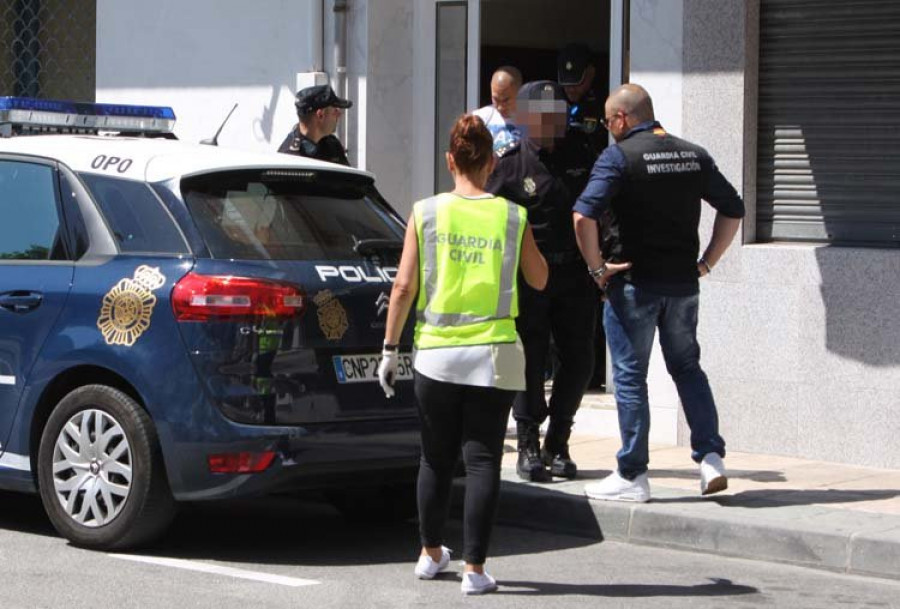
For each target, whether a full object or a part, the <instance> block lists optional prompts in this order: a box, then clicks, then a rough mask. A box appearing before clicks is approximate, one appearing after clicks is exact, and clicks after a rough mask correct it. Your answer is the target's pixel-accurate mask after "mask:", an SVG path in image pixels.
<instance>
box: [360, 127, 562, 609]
mask: <svg viewBox="0 0 900 609" xmlns="http://www.w3.org/2000/svg"><path fill="white" fill-rule="evenodd" d="M492 147H493V142H492V138H491V134H490V132H489V131H488V130H487V128H486V127H485V126H484V123H483V122H482V120H481V119H480V118H478V117H475V116H471V115H465V116H462V117H460V118H459V119H458V120H457V121H456V124H455V125H454V126H453V129H452V130H451V132H450V149H449V151H448V152H447V153H446V159H447V168H448V169H449V170H450V173H451V174H452V175H453V181H454V189H453V191H452V192H449V193H442V194H439V195H436V196H434V197H430V198H428V199H424V200H422V201H419V202H417V203H416V204H415V205H414V206H413V213H412V215H411V217H410V220H409V224H408V225H407V228H406V238H405V241H404V243H403V254H402V255H401V258H400V268H399V270H398V273H397V277H396V279H395V281H394V287H393V289H392V290H391V299H390V305H389V307H388V314H387V326H386V328H385V339H384V349H383V352H382V355H383V357H382V360H381V364H380V365H379V368H378V377H379V380H380V382H381V386H382V388H383V389H384V392H385V394H386V395H387V396H388V397H391V396H393V395H394V387H393V382H394V378H395V377H396V374H397V364H398V354H397V342H398V341H399V339H400V333H401V331H402V329H403V326H404V325H405V323H406V319H407V316H408V315H409V311H410V309H411V308H412V306H413V302H414V301H415V303H416V327H415V338H414V342H415V355H414V359H413V368H414V371H415V378H414V388H415V392H416V400H417V403H418V408H419V416H420V419H421V422H422V460H421V464H420V466H419V480H418V493H417V495H418V504H419V523H420V524H419V532H420V535H421V540H422V552H421V555H420V557H419V560H418V562H417V563H416V567H415V574H416V575H417V576H418V577H419V578H421V579H431V578H433V577H434V576H435V575H437V573H438V572H440V571H442V570H444V569H445V568H446V567H447V566H448V564H449V563H450V551H449V550H448V549H447V548H446V547H445V546H444V543H443V542H444V539H443V528H444V521H445V519H446V516H447V512H448V504H449V501H450V488H451V484H452V481H453V474H454V469H455V466H456V459H457V456H458V454H459V452H460V447H462V455H463V461H464V463H465V466H466V499H465V515H464V519H463V534H464V549H463V559H464V560H465V568H464V572H463V577H462V591H463V593H465V594H483V593H485V592H491V591H493V590H496V589H497V583H496V581H495V580H494V578H492V577H491V576H490V575H489V574H487V573H486V572H485V571H484V562H485V560H486V554H487V547H488V542H489V539H490V534H491V528H492V526H493V520H494V515H495V513H496V508H497V499H498V495H499V491H500V461H501V459H502V457H503V439H504V437H505V435H506V426H507V421H508V418H509V411H510V408H511V406H512V403H513V399H514V397H515V394H516V392H517V391H523V390H524V389H525V355H524V351H523V349H522V343H521V342H520V340H519V337H518V335H517V334H516V326H515V317H516V315H517V314H518V298H517V292H516V280H517V276H518V274H519V270H521V272H522V276H523V277H524V279H525V281H527V282H528V284H529V285H530V286H532V287H533V288H535V289H538V290H542V289H543V288H544V286H545V285H546V284H547V263H546V262H545V260H544V258H543V256H541V253H540V251H539V250H538V248H537V245H536V244H535V241H534V236H533V235H532V232H531V227H530V226H529V225H528V220H527V215H526V213H525V209H524V208H522V207H519V206H518V205H516V204H514V203H512V202H510V201H507V200H506V199H504V198H502V197H495V196H493V195H491V194H489V193H487V192H485V191H484V184H485V182H486V181H487V178H488V176H489V175H490V173H491V171H493V168H494V163H495V160H494V155H493V150H492ZM417 295H418V296H417Z"/></svg>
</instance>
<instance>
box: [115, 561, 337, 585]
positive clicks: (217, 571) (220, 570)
mask: <svg viewBox="0 0 900 609" xmlns="http://www.w3.org/2000/svg"><path fill="white" fill-rule="evenodd" d="M109 556H111V557H113V558H119V559H121V560H131V561H134V562H142V563H147V564H151V565H158V566H161V567H172V568H175V569H185V570H187V571H198V572H200V573H211V574H213V575H224V576H226V577H237V578H239V579H249V580H253V581H258V582H264V583H267V584H278V585H280V586H291V587H293V588H299V587H300V586H314V585H316V584H321V583H322V582H320V581H316V580H314V579H300V578H298V577H287V576H284V575H272V574H271V573H260V572H258V571H247V570H245V569H235V568H233V567H220V566H217V565H210V564H206V563H202V562H194V561H192V560H181V559H179V558H161V557H158V556H138V555H135V554H109Z"/></svg>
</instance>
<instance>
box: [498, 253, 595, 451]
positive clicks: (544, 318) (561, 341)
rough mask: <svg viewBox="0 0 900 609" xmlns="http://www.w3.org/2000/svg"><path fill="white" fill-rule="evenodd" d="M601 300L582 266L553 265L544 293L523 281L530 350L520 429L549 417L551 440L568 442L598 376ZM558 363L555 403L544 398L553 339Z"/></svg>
mask: <svg viewBox="0 0 900 609" xmlns="http://www.w3.org/2000/svg"><path fill="white" fill-rule="evenodd" d="M599 300H600V294H599V292H598V291H597V288H596V286H595V284H594V282H593V280H592V279H591V278H590V276H589V275H588V274H587V272H586V270H585V267H584V263H583V262H581V261H578V262H574V263H567V264H551V265H550V278H549V281H548V283H547V287H546V289H545V290H544V291H543V292H538V291H536V290H533V289H531V288H529V287H528V285H527V284H526V283H525V282H524V281H523V280H521V279H520V281H519V317H518V318H517V319H516V329H517V330H518V331H519V336H520V337H521V338H522V344H523V346H524V347H525V385H526V390H525V392H524V393H520V394H519V395H518V396H516V401H515V404H514V406H513V413H514V415H515V418H516V421H517V422H519V423H526V424H534V425H540V424H541V423H543V422H544V420H545V419H546V418H547V417H548V416H549V417H550V428H549V429H548V433H547V436H548V437H551V434H559V435H560V436H562V435H565V438H566V439H568V433H569V430H570V429H571V427H572V421H573V419H574V418H575V412H576V411H577V410H578V406H579V405H580V404H581V398H582V397H584V392H585V390H586V389H587V385H588V382H589V381H590V380H591V376H592V375H593V374H594V343H595V340H596V338H595V335H596V331H597V311H598V310H599V307H598V306H597V303H598V302H599ZM551 336H552V337H553V343H554V345H555V348H556V354H557V357H558V358H559V361H558V362H557V365H556V367H555V369H554V374H553V390H552V392H551V395H550V402H549V404H548V402H547V399H546V398H545V396H544V374H545V372H546V370H547V365H548V357H549V346H550V337H551Z"/></svg>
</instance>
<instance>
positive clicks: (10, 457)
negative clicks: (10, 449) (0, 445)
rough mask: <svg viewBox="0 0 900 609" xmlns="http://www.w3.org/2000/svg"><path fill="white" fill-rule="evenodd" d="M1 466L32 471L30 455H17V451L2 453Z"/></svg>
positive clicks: (0, 457)
mask: <svg viewBox="0 0 900 609" xmlns="http://www.w3.org/2000/svg"><path fill="white" fill-rule="evenodd" d="M0 467H7V468H9V469H18V470H20V471H23V472H30V471H31V459H29V458H28V455H17V454H16V453H3V454H2V455H0Z"/></svg>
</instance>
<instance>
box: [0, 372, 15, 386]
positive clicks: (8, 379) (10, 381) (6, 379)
mask: <svg viewBox="0 0 900 609" xmlns="http://www.w3.org/2000/svg"><path fill="white" fill-rule="evenodd" d="M15 384H16V377H14V376H9V375H8V374H0V385H15Z"/></svg>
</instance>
